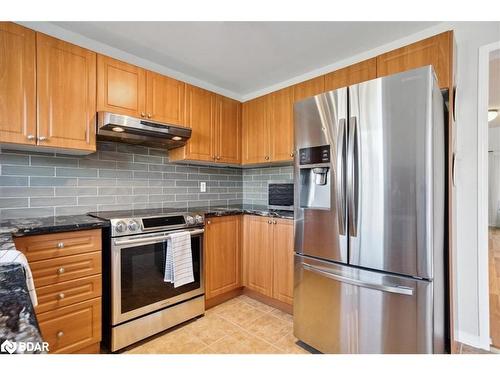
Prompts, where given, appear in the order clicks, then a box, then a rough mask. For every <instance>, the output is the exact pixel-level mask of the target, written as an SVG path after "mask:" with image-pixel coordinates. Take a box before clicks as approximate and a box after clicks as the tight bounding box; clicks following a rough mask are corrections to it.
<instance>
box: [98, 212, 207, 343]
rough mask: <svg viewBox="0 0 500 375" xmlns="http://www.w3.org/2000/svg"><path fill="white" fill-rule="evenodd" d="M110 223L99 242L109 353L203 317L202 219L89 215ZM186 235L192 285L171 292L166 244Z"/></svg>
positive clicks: (197, 215) (185, 215)
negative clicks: (172, 237)
mask: <svg viewBox="0 0 500 375" xmlns="http://www.w3.org/2000/svg"><path fill="white" fill-rule="evenodd" d="M90 215H91V216H95V217H98V218H101V219H105V220H109V221H110V223H111V227H110V230H109V235H108V236H107V239H105V240H103V242H104V243H103V295H104V298H103V341H104V343H105V344H107V345H108V346H109V348H110V350H111V351H117V350H120V349H122V348H124V347H126V346H128V345H130V344H133V343H135V342H137V341H140V340H142V339H144V338H146V337H148V336H151V335H154V334H156V333H158V332H161V331H163V330H165V329H167V328H170V327H173V326H175V325H177V324H179V323H182V322H185V321H187V320H189V319H192V318H194V317H196V316H199V315H202V314H204V312H205V300H204V292H205V290H204V285H203V233H204V215H203V214H202V213H198V212H172V211H169V210H163V209H156V210H136V211H110V212H97V213H91V214H90ZM179 231H188V232H189V233H190V234H191V250H192V261H193V274H194V281H193V282H191V283H189V284H185V285H183V286H180V287H177V288H174V285H173V284H172V283H168V282H165V281H164V273H165V251H166V241H167V238H168V236H169V234H171V233H175V232H179Z"/></svg>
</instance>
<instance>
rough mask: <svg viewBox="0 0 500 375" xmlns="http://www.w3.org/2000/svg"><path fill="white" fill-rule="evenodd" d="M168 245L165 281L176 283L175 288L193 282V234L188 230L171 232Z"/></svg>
mask: <svg viewBox="0 0 500 375" xmlns="http://www.w3.org/2000/svg"><path fill="white" fill-rule="evenodd" d="M166 246H167V247H166V249H165V253H166V254H165V278H164V281H166V282H169V283H174V288H177V287H180V286H182V285H185V284H189V283H192V282H193V281H194V274H193V257H192V254H191V234H190V233H189V232H186V231H184V232H177V233H172V234H169V235H168V236H167V244H166Z"/></svg>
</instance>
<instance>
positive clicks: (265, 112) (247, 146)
mask: <svg viewBox="0 0 500 375" xmlns="http://www.w3.org/2000/svg"><path fill="white" fill-rule="evenodd" d="M270 102H271V97H270V95H264V96H261V97H259V98H256V99H252V100H249V101H248V102H245V103H243V106H242V111H243V114H242V116H243V120H242V126H243V147H242V148H243V155H242V163H243V164H259V163H266V162H268V161H269V160H270V151H271V150H270V136H271V135H270V131H269V121H270V119H269V117H270V113H271V112H270V104H271V103H270Z"/></svg>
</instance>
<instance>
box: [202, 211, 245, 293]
mask: <svg viewBox="0 0 500 375" xmlns="http://www.w3.org/2000/svg"><path fill="white" fill-rule="evenodd" d="M241 219H242V216H241V215H238V216H222V217H211V218H209V219H208V220H207V221H206V225H205V281H206V283H205V293H206V298H207V299H210V298H213V297H216V296H218V295H220V294H223V293H226V292H229V291H231V290H234V289H237V288H239V287H240V286H241Z"/></svg>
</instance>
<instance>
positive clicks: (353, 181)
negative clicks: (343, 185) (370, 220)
mask: <svg viewBox="0 0 500 375" xmlns="http://www.w3.org/2000/svg"><path fill="white" fill-rule="evenodd" d="M347 152H348V155H347V163H348V167H347V168H348V179H347V191H348V193H347V194H348V198H347V200H348V203H347V204H348V209H349V215H348V220H349V235H350V236H351V237H357V235H358V210H359V207H358V200H359V194H358V193H359V176H358V174H359V147H358V121H357V117H355V116H353V117H351V118H349V144H348V147H347Z"/></svg>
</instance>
